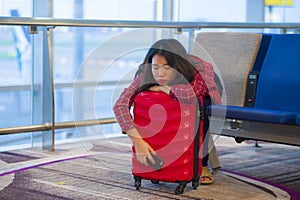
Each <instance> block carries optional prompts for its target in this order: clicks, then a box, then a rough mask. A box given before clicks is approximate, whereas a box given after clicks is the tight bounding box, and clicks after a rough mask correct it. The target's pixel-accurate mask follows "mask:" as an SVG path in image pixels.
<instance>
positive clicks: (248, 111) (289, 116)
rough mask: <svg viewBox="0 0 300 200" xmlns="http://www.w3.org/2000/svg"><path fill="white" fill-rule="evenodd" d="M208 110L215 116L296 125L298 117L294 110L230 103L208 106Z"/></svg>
mask: <svg viewBox="0 0 300 200" xmlns="http://www.w3.org/2000/svg"><path fill="white" fill-rule="evenodd" d="M207 112H208V115H211V116H215V117H225V118H230V119H238V120H246V121H257V122H264V123H276V124H290V125H295V123H296V118H297V114H296V113H294V112H288V111H278V110H269V109H259V108H249V107H242V106H230V105H227V106H226V105H212V106H209V107H208V110H207ZM299 123H300V115H299Z"/></svg>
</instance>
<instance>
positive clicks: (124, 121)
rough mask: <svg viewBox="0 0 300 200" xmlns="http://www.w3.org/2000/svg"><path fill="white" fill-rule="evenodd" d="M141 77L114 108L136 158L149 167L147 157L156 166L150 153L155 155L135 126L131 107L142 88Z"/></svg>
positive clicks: (118, 100) (127, 89)
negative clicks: (132, 144) (131, 143)
mask: <svg viewBox="0 0 300 200" xmlns="http://www.w3.org/2000/svg"><path fill="white" fill-rule="evenodd" d="M140 82H141V77H138V78H136V79H135V80H134V81H133V82H132V83H131V84H130V85H129V86H128V87H127V88H125V89H124V90H123V92H122V93H121V95H120V97H119V98H118V99H117V101H116V103H115V104H114V106H113V111H114V113H115V116H116V119H117V122H118V124H119V125H120V127H121V129H122V131H123V132H124V133H126V134H127V135H128V136H129V138H130V139H131V140H132V142H133V143H134V145H135V150H136V156H137V159H138V161H139V162H141V163H142V164H144V165H148V163H147V159H146V157H148V159H149V160H150V161H151V162H152V163H153V164H154V163H155V161H154V160H153V158H152V156H151V154H150V152H152V153H153V154H155V152H154V150H153V149H152V148H151V146H150V145H149V144H148V143H147V142H145V141H144V140H143V139H142V137H141V136H140V134H139V132H138V130H137V129H136V128H135V126H134V122H133V119H132V116H131V114H130V107H131V106H132V102H133V98H134V95H135V94H136V91H137V90H138V88H139V87H140Z"/></svg>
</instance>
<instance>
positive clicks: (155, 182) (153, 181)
mask: <svg viewBox="0 0 300 200" xmlns="http://www.w3.org/2000/svg"><path fill="white" fill-rule="evenodd" d="M151 183H153V184H159V181H155V180H151Z"/></svg>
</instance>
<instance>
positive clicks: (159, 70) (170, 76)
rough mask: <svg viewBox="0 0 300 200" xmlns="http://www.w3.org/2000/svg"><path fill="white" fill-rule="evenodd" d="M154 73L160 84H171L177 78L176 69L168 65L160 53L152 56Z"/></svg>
mask: <svg viewBox="0 0 300 200" xmlns="http://www.w3.org/2000/svg"><path fill="white" fill-rule="evenodd" d="M152 74H153V77H154V79H155V80H156V82H157V83H158V84H159V85H169V84H170V83H171V82H172V81H173V80H175V79H176V70H175V69H174V68H172V67H171V66H170V65H168V62H167V60H166V58H165V57H164V56H161V55H158V54H156V55H154V56H153V58H152Z"/></svg>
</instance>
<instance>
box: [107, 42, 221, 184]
mask: <svg viewBox="0 0 300 200" xmlns="http://www.w3.org/2000/svg"><path fill="white" fill-rule="evenodd" d="M193 58H194V59H193V60H194V61H195V57H193ZM190 59H191V58H190V57H189V56H188V54H187V52H186V50H185V48H184V47H183V46H182V44H181V43H180V42H178V41H177V40H175V39H162V40H159V41H157V42H155V43H154V44H153V45H152V46H151V47H150V49H149V51H148V53H147V54H146V56H145V59H144V62H143V64H142V65H140V67H139V70H138V71H137V74H136V78H135V80H134V81H133V82H132V83H131V84H130V85H129V86H128V87H127V88H125V89H124V91H123V92H122V93H121V95H120V97H119V98H118V100H117V101H116V103H115V105H114V107H113V110H114V113H115V116H116V119H117V122H118V123H119V125H120V127H121V129H122V131H123V132H124V133H126V134H127V135H128V136H129V137H130V139H131V140H132V142H133V143H134V145H135V149H136V155H137V160H138V161H139V162H140V163H142V164H144V165H148V163H147V159H149V160H150V162H152V163H153V164H154V163H155V161H154V159H153V157H152V156H151V153H152V154H154V155H155V154H156V153H155V151H154V150H153V149H152V148H151V146H150V145H149V144H148V143H147V142H145V141H144V140H143V139H142V138H141V137H140V134H139V132H138V131H137V129H136V128H135V125H134V122H133V119H132V116H131V115H130V107H131V106H132V102H133V99H134V97H135V95H136V94H137V93H139V92H141V91H143V90H150V91H161V92H164V93H166V94H168V95H170V96H172V97H174V98H177V99H178V100H179V101H182V102H192V101H195V98H196V97H197V98H199V97H200V96H209V89H208V87H207V84H206V82H205V80H204V79H203V77H202V75H201V73H200V71H199V70H198V69H196V68H195V67H194V65H193V64H192V62H190ZM200 61H202V60H200ZM203 63H204V64H209V63H206V62H204V61H203ZM197 64H198V65H199V66H200V68H201V67H202V69H203V68H204V67H205V66H202V63H199V60H197ZM199 66H198V67H199ZM210 90H211V87H210ZM216 99H217V98H216ZM207 158H208V157H207V156H206V157H205V158H204V159H203V162H204V163H202V164H203V173H206V174H207V173H209V174H210V172H209V171H208V168H207V161H208V159H207ZM209 177H210V178H209V179H210V180H208V181H211V182H213V177H212V176H209ZM205 179H207V178H205ZM200 181H201V180H200ZM204 181H205V180H204ZM202 182H203V181H202ZM209 183H210V182H209Z"/></svg>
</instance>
